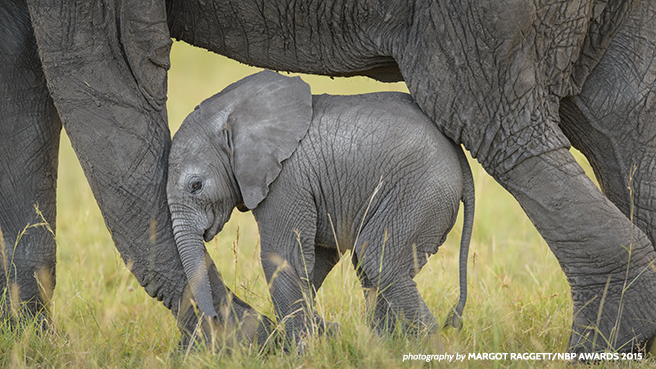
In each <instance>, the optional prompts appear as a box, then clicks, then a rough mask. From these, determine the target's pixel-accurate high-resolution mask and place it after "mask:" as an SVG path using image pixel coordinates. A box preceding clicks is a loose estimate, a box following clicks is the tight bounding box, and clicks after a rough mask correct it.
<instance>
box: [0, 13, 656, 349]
mask: <svg viewBox="0 0 656 369" xmlns="http://www.w3.org/2000/svg"><path fill="white" fill-rule="evenodd" d="M27 2H28V5H26V4H25V1H24V0H5V1H2V2H0V29H1V32H2V33H1V34H2V35H3V37H0V227H2V230H3V234H4V239H5V244H6V245H9V250H8V251H7V254H8V255H11V256H12V258H13V260H14V268H11V269H10V270H8V269H5V270H7V271H6V272H5V271H3V274H2V275H0V283H1V284H0V288H4V287H6V282H5V281H7V280H9V281H10V282H11V283H14V282H15V283H16V284H17V285H18V286H19V287H20V297H21V299H22V300H23V301H29V304H28V310H30V311H32V312H37V311H39V309H40V307H42V306H43V304H44V303H45V302H46V301H47V300H48V296H49V295H50V293H51V292H52V288H53V287H54V278H51V283H50V285H49V286H47V287H46V291H44V293H40V292H39V288H38V286H39V283H37V281H36V279H35V278H34V276H35V274H37V275H39V273H35V272H37V271H43V272H45V273H40V274H41V275H49V276H51V277H54V275H55V242H54V240H53V238H52V235H50V234H49V232H48V231H47V230H46V229H43V228H33V229H30V233H29V235H28V236H26V237H24V238H22V239H21V242H19V243H18V245H17V247H16V249H15V250H14V249H13V248H12V246H13V245H14V242H15V240H16V236H17V235H18V234H19V233H20V232H21V231H22V229H23V228H24V227H25V225H26V224H28V223H34V221H35V220H36V219H37V218H36V215H35V213H34V211H33V204H35V203H37V202H38V204H39V207H40V209H41V210H42V211H43V215H44V217H45V219H46V220H47V221H48V222H49V223H50V224H51V225H54V221H55V216H56V214H55V183H56V182H55V180H54V179H55V178H56V173H57V172H56V167H57V165H56V163H57V155H56V153H57V147H58V141H59V135H60V132H61V125H63V127H64V128H66V133H67V134H68V135H69V137H70V139H71V143H72V145H73V148H74V149H75V151H76V153H77V155H78V158H79V159H80V162H81V163H82V167H83V169H84V171H85V174H86V176H87V178H88V180H89V183H90V184H91V188H92V190H93V192H94V194H95V197H96V199H97V201H98V205H99V207H100V209H101V211H102V213H103V216H104V218H105V222H106V224H107V226H108V228H109V229H111V232H112V236H113V238H114V241H115V244H116V247H117V249H118V250H119V251H120V253H121V256H122V257H123V259H124V260H126V261H130V262H131V263H132V264H131V265H132V272H133V273H134V275H135V276H136V278H137V280H138V281H139V282H140V283H141V284H142V285H143V286H144V288H145V290H146V291H147V292H148V293H149V294H150V295H151V296H153V297H156V298H157V299H159V300H162V302H163V303H164V305H165V306H166V307H167V308H170V309H171V311H172V312H173V314H174V315H175V316H176V317H177V319H178V321H179V322H180V326H181V329H182V330H183V332H189V331H190V330H191V329H193V327H194V326H195V323H196V317H195V316H194V315H193V312H192V310H191V308H190V306H189V304H188V301H189V300H188V298H187V297H186V295H185V289H186V286H187V280H186V277H185V275H184V272H183V270H182V264H181V262H180V259H179V256H178V255H177V251H176V248H175V243H174V238H173V232H172V230H171V223H170V214H169V211H168V207H167V205H166V194H165V192H166V191H165V182H166V170H167V158H168V150H169V146H170V133H169V131H168V128H167V120H166V109H165V105H164V104H165V100H166V73H167V69H168V67H169V48H170V45H171V37H174V38H177V39H180V40H184V41H186V42H189V43H191V44H193V45H196V46H199V47H203V48H206V49H208V50H212V51H215V52H217V53H220V54H223V55H226V56H228V57H231V58H234V59H237V60H239V61H242V62H245V63H248V64H251V65H257V66H261V67H268V68H270V69H273V70H287V71H298V72H307V73H316V74H323V75H330V76H349V75H368V76H371V77H373V78H376V79H380V80H386V81H392V80H404V81H405V82H406V84H407V85H408V88H409V90H410V93H411V95H412V97H413V99H414V100H415V101H416V102H417V104H418V105H419V107H420V108H421V109H422V110H423V111H424V113H425V114H426V115H427V116H428V117H429V118H431V119H432V120H433V122H434V123H435V124H436V125H437V126H438V128H439V129H440V131H442V132H443V133H444V134H445V135H446V136H447V137H449V138H451V139H452V140H454V141H455V142H456V143H461V144H463V146H464V147H465V148H466V149H468V150H469V151H470V152H471V154H472V155H473V156H474V157H476V158H477V159H478V160H479V161H480V162H481V163H482V165H483V167H484V168H485V169H486V170H487V172H488V173H490V174H491V175H492V176H493V177H494V178H495V179H496V180H497V181H498V182H499V183H500V184H501V185H502V186H504V187H505V188H506V189H507V190H508V191H509V192H510V193H511V194H512V195H513V196H514V197H515V198H516V199H517V200H518V201H519V203H520V204H521V206H522V207H523V209H524V210H525V212H526V214H527V215H528V216H529V217H530V219H531V220H532V222H533V223H534V224H535V226H536V228H537V229H538V230H539V231H540V233H541V235H542V236H543V237H544V239H545V240H546V242H547V244H548V245H549V247H550V249H551V250H552V251H553V253H554V255H555V256H556V258H557V259H558V261H559V263H560V265H561V267H562V269H563V271H564V273H565V275H566V276H567V280H568V282H569V284H570V286H571V294H572V301H573V314H574V316H573V323H572V329H573V331H572V335H571V338H570V341H569V344H568V349H569V350H571V351H586V350H593V351H603V350H605V349H617V350H621V351H628V350H636V349H639V345H642V344H644V343H645V342H647V341H648V340H650V339H651V338H653V337H654V336H656V324H655V323H654V322H656V308H654V306H656V301H655V300H656V270H654V269H653V268H651V266H650V265H651V264H650V263H651V262H652V261H653V260H654V258H655V257H656V253H655V252H654V247H653V246H652V245H653V244H654V240H656V214H655V212H656V206H654V204H653V201H654V200H653V199H654V195H653V193H654V192H655V191H654V184H655V183H656V170H654V169H653V168H654V167H655V166H654V164H653V161H654V160H656V159H655V158H656V155H654V154H655V153H656V142H655V139H654V137H656V135H655V134H654V130H655V129H656V125H655V123H656V122H655V120H656V115H655V114H654V104H653V101H654V99H653V93H654V91H656V89H655V83H656V77H655V76H656V63H654V58H655V51H656V44H655V43H654V41H653V40H656V22H653V19H654V15H656V4H654V2H653V1H646V0H643V1H640V0H617V1H612V2H610V1H606V0H575V1H557V0H539V1H518V0H499V1H466V0H449V1H447V0H423V1H406V0H404V1H400V0H379V1H373V0H320V1H313V2H304V1H295V2H292V1H289V0H272V1H266V2H258V1H253V0H242V1H239V2H234V1H226V0H205V1H193V0H192V1H181V0H169V1H166V2H164V1H162V0H152V1H151V2H145V1H141V0H107V1H104V2H86V1H78V2H71V1H63V0H29V1H27ZM60 122H61V124H60ZM570 142H572V143H573V144H574V145H575V146H576V147H578V148H580V149H581V150H582V151H583V152H584V153H585V154H586V156H587V157H588V159H589V160H590V161H591V163H592V166H593V168H594V170H595V174H596V175H597V178H598V179H599V182H600V183H601V184H602V187H603V194H602V192H600V191H599V190H598V189H597V188H595V186H594V185H593V184H592V183H591V181H589V180H588V179H587V178H586V177H585V175H584V173H583V171H582V169H581V168H580V167H579V165H578V164H577V163H576V162H575V161H574V159H573V158H572V156H571V155H570V154H569V152H568V150H567V149H568V147H569V145H570ZM634 168H635V169H634ZM629 188H630V190H629ZM604 195H605V196H604ZM152 219H155V222H154V223H155V225H156V242H155V246H153V244H152V242H151V241H150V237H149V234H150V231H149V230H150V224H151V220H152ZM631 220H633V221H634V223H635V225H636V226H637V227H633V226H632V223H631ZM631 245H632V248H630V246H631ZM628 250H631V252H630V257H629V251H628ZM209 271H210V283H211V284H212V291H213V296H214V299H215V301H214V305H215V309H216V310H217V311H220V310H221V307H222V306H224V305H225V304H226V303H227V304H232V306H233V307H234V310H231V311H234V314H231V315H230V316H229V318H228V319H227V320H226V321H225V322H224V323H225V324H226V327H232V326H234V325H236V324H238V323H239V322H242V321H244V320H245V319H246V320H248V319H247V318H244V314H245V315H246V316H247V317H248V316H256V314H257V312H255V311H254V310H252V309H251V308H250V307H249V306H248V305H246V304H244V303H243V302H241V301H239V300H238V299H234V298H232V296H231V295H230V294H229V292H228V290H227V289H226V288H225V286H224V285H223V283H222V282H221V279H220V277H219V274H218V272H217V271H216V269H215V268H214V267H213V266H211V267H210V268H209ZM7 274H8V278H7ZM44 278H45V277H44ZM607 282H608V285H607ZM604 296H605V298H604V299H602V297H604ZM602 300H603V301H604V303H603V306H601V301H602ZM600 307H601V308H600ZM248 321H251V322H252V321H253V320H248ZM265 322H266V321H265ZM269 323H270V322H269ZM246 325H247V326H251V325H250V324H246ZM264 325H265V326H266V324H264ZM258 332H261V331H258ZM253 335H254V333H253V332H244V335H243V338H244V339H247V340H250V339H252V338H253Z"/></svg>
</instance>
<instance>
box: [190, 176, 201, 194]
mask: <svg viewBox="0 0 656 369" xmlns="http://www.w3.org/2000/svg"><path fill="white" fill-rule="evenodd" d="M201 189H203V182H202V181H201V180H200V179H194V180H193V181H191V193H198V191H200V190H201Z"/></svg>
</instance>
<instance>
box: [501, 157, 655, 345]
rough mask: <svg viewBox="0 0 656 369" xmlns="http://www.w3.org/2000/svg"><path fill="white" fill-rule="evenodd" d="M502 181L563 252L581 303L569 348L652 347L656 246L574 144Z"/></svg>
mask: <svg viewBox="0 0 656 369" xmlns="http://www.w3.org/2000/svg"><path fill="white" fill-rule="evenodd" d="M497 180H498V181H499V182H500V183H501V184H502V185H503V186H504V187H505V188H506V189H508V191H510V192H511V193H512V194H513V196H515V198H516V199H517V200H518V201H519V202H520V204H521V206H522V207H523V209H524V211H525V212H526V214H527V215H528V216H529V218H530V219H531V220H532V222H533V224H534V225H535V227H536V228H537V229H538V231H539V232H540V234H541V235H542V237H543V238H544V239H545V240H546V242H547V244H548V245H549V247H550V248H551V250H552V251H553V253H554V254H555V256H556V258H557V259H558V262H559V263H560V265H561V267H562V269H563V271H564V272H565V275H566V276H567V280H568V281H569V284H570V286H571V293H572V300H573V303H574V311H573V313H574V317H573V323H572V335H571V337H570V340H569V345H568V347H569V350H571V351H574V352H584V351H605V350H618V351H635V350H644V348H645V345H646V344H647V342H648V341H649V340H650V339H652V338H653V337H654V336H656V268H655V267H654V265H653V262H654V260H655V259H656V253H655V252H654V249H653V247H652V245H651V243H650V241H649V239H648V238H647V237H646V236H645V234H644V233H643V232H642V231H640V230H639V229H638V228H637V227H635V226H634V225H633V224H631V222H630V221H629V219H628V218H627V217H626V216H624V214H622V213H621V212H620V211H619V210H618V208H617V207H616V206H615V205H614V204H613V203H612V202H610V201H609V200H608V199H607V198H606V197H605V196H604V195H603V194H602V193H601V192H600V191H599V190H598V189H597V188H596V186H595V185H594V184H593V183H592V181H591V180H590V179H589V178H587V177H586V175H585V173H584V172H583V169H582V168H581V167H580V166H579V165H578V164H577V163H576V161H575V160H574V158H573V157H572V155H571V154H570V153H569V152H568V151H567V150H566V149H557V150H554V151H551V152H547V153H545V154H542V155H540V156H537V157H533V158H530V159H527V160H525V161H523V162H522V163H520V164H518V165H517V166H515V167H514V168H513V169H512V170H511V171H509V172H507V173H506V174H504V175H500V176H499V178H497Z"/></svg>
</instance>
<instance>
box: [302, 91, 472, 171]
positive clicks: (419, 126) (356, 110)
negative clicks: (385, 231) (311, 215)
mask: <svg viewBox="0 0 656 369" xmlns="http://www.w3.org/2000/svg"><path fill="white" fill-rule="evenodd" d="M313 111H314V114H313V121H312V124H311V126H310V129H309V131H308V135H307V137H306V139H304V140H303V141H305V142H306V143H309V141H313V143H312V146H313V147H314V148H315V149H316V148H317V147H323V148H324V150H327V151H324V152H323V153H322V154H323V156H324V157H325V156H330V159H331V160H332V161H333V162H335V163H336V164H337V166H338V167H339V166H340V165H339V164H343V165H344V167H353V168H358V173H367V172H368V171H369V170H372V169H375V170H378V171H379V172H380V174H379V175H378V176H376V178H378V177H380V176H382V175H390V174H393V173H394V171H397V170H401V171H404V170H405V169H410V168H413V169H414V170H421V169H422V168H425V169H426V170H429V169H430V171H432V172H435V171H437V172H441V171H443V170H444V171H450V170H454V171H457V172H459V171H460V167H459V163H458V158H457V153H456V151H455V150H456V146H455V145H454V144H453V142H452V141H451V140H449V139H448V138H446V137H445V136H444V135H443V134H442V133H441V132H440V131H439V130H438V129H437V128H436V126H435V125H434V124H433V122H432V121H431V120H430V119H429V118H428V117H427V116H426V115H425V114H424V113H423V112H422V111H421V110H420V109H419V107H418V106H417V104H416V103H415V102H414V101H413V100H412V98H411V97H410V95H408V94H405V93H400V92H380V93H371V94H364V95H351V96H335V95H316V96H314V97H313ZM317 142H322V143H323V145H317ZM342 168H343V167H342ZM398 174H403V173H398ZM408 175H409V174H408Z"/></svg>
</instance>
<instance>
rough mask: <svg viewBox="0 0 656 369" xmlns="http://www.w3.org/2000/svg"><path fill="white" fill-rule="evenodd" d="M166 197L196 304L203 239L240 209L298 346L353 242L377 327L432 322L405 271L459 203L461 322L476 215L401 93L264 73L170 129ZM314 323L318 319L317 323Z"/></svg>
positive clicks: (428, 250)
mask: <svg viewBox="0 0 656 369" xmlns="http://www.w3.org/2000/svg"><path fill="white" fill-rule="evenodd" d="M167 190H168V202H169V207H170V209H171V216H172V220H173V230H174V234H175V240H176V243H177V246H178V250H179V252H180V257H181V259H182V262H183V265H184V268H185V273H186V274H187V277H188V279H189V281H190V285H191V286H192V292H193V295H194V298H195V300H196V302H197V304H198V307H199V309H200V311H201V312H202V313H203V314H204V315H205V316H207V317H209V318H213V319H211V320H216V319H218V316H217V313H216V312H215V310H214V308H213V305H212V292H211V291H210V287H209V286H210V285H209V281H208V279H207V265H206V261H205V247H204V244H203V239H204V240H205V241H209V240H211V239H212V238H214V236H215V235H216V234H217V233H219V232H220V231H221V229H222V228H223V225H224V224H225V222H226V221H228V219H229V218H230V215H231V213H232V211H233V209H234V208H235V207H238V208H239V209H240V210H242V211H245V210H247V209H251V210H252V211H253V214H254V216H255V219H256V220H257V223H258V227H259V231H260V238H261V257H262V266H263V268H264V273H265V275H266V278H267V281H268V282H269V286H270V292H271V297H272V299H273V304H274V306H275V310H276V314H277V317H278V319H279V320H280V321H284V322H285V328H286V331H287V337H288V338H289V339H293V340H296V341H298V339H299V338H300V337H302V335H303V334H308V333H309V332H310V331H311V330H312V329H314V328H317V327H318V328H319V329H320V330H321V329H322V328H323V323H322V320H321V318H320V317H318V315H316V314H315V313H313V312H312V308H313V302H312V301H313V293H314V291H316V290H317V289H318V288H319V287H320V286H321V284H322V283H323V281H324V279H325V277H326V275H327V274H328V273H329V272H330V270H331V269H332V268H333V267H334V266H335V264H336V263H337V262H338V261H339V259H340V253H342V252H345V251H346V250H351V252H352V255H353V257H352V260H353V265H354V266H355V268H356V270H357V274H358V276H359V278H360V281H361V283H362V286H363V288H364V291H365V296H366V297H367V299H366V300H367V311H368V314H367V315H368V316H369V317H371V319H372V324H373V325H374V326H375V327H376V328H377V329H382V330H393V329H394V327H395V325H396V324H397V323H398V322H401V324H402V325H401V327H400V328H401V329H402V330H403V331H406V332H417V331H420V330H434V329H436V328H437V322H436V320H435V318H434V317H433V315H432V314H431V312H430V310H429V309H428V307H427V306H426V303H425V302H424V301H423V299H422V298H421V296H420V295H419V292H418V290H417V287H416V284H415V282H414V281H413V280H412V279H413V277H414V276H415V275H416V274H417V273H418V272H419V270H420V269H421V268H422V267H423V266H424V264H425V263H426V262H427V256H428V255H430V254H434V253H436V252H437V249H438V246H440V245H441V244H442V243H443V242H444V240H445V238H446V235H447V233H448V232H449V230H450V229H451V228H452V227H453V225H454V223H455V220H456V215H457V213H458V206H459V203H460V200H462V201H463V203H464V208H465V212H464V227H463V232H462V240H461V251H460V274H461V277H460V290H461V291H460V301H459V303H458V306H457V308H456V309H455V313H454V315H453V316H452V318H453V322H452V324H453V325H455V326H458V325H459V318H460V316H461V314H462V310H463V308H464V305H465V300H466V293H467V292H466V288H467V285H466V269H467V254H468V248H469V240H470V236H471V231H472V222H473V215H474V185H473V179H472V175H471V170H470V168H469V164H468V163H467V159H466V158H465V155H464V153H463V152H462V150H461V149H460V147H459V146H457V145H455V144H454V143H453V142H452V141H450V140H449V139H447V138H446V137H444V136H443V135H442V134H441V133H440V132H439V131H438V130H437V128H435V126H434V125H433V123H432V122H431V121H430V120H429V119H428V118H427V117H426V116H424V114H423V113H422V112H421V111H420V109H419V108H418V107H417V105H415V103H414V102H413V101H412V99H411V97H410V96H409V95H407V94H402V93H391V92H388V93H374V94H366V95H357V96H329V95H320V96H312V95H311V93H310V87H309V86H308V85H307V84H306V83H304V82H303V81H302V80H301V79H300V78H298V77H297V78H289V77H284V76H281V75H279V74H278V73H274V72H271V71H263V72H261V73H258V74H255V75H252V76H250V77H247V78H244V79H243V80H241V81H239V82H237V83H235V84H232V85H230V86H229V87H227V88H226V89H225V90H223V91H222V92H221V93H219V94H217V95H215V96H212V97H210V98H209V99H207V100H205V101H203V102H202V103H201V104H200V106H199V107H197V108H196V109H195V110H194V112H192V113H191V114H190V115H189V116H188V117H187V118H186V119H185V121H184V123H183V124H182V127H181V128H180V130H179V131H178V133H177V134H176V135H175V137H174V139H173V144H172V147H171V154H170V158H169V177H168V187H167ZM315 324H316V325H315Z"/></svg>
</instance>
